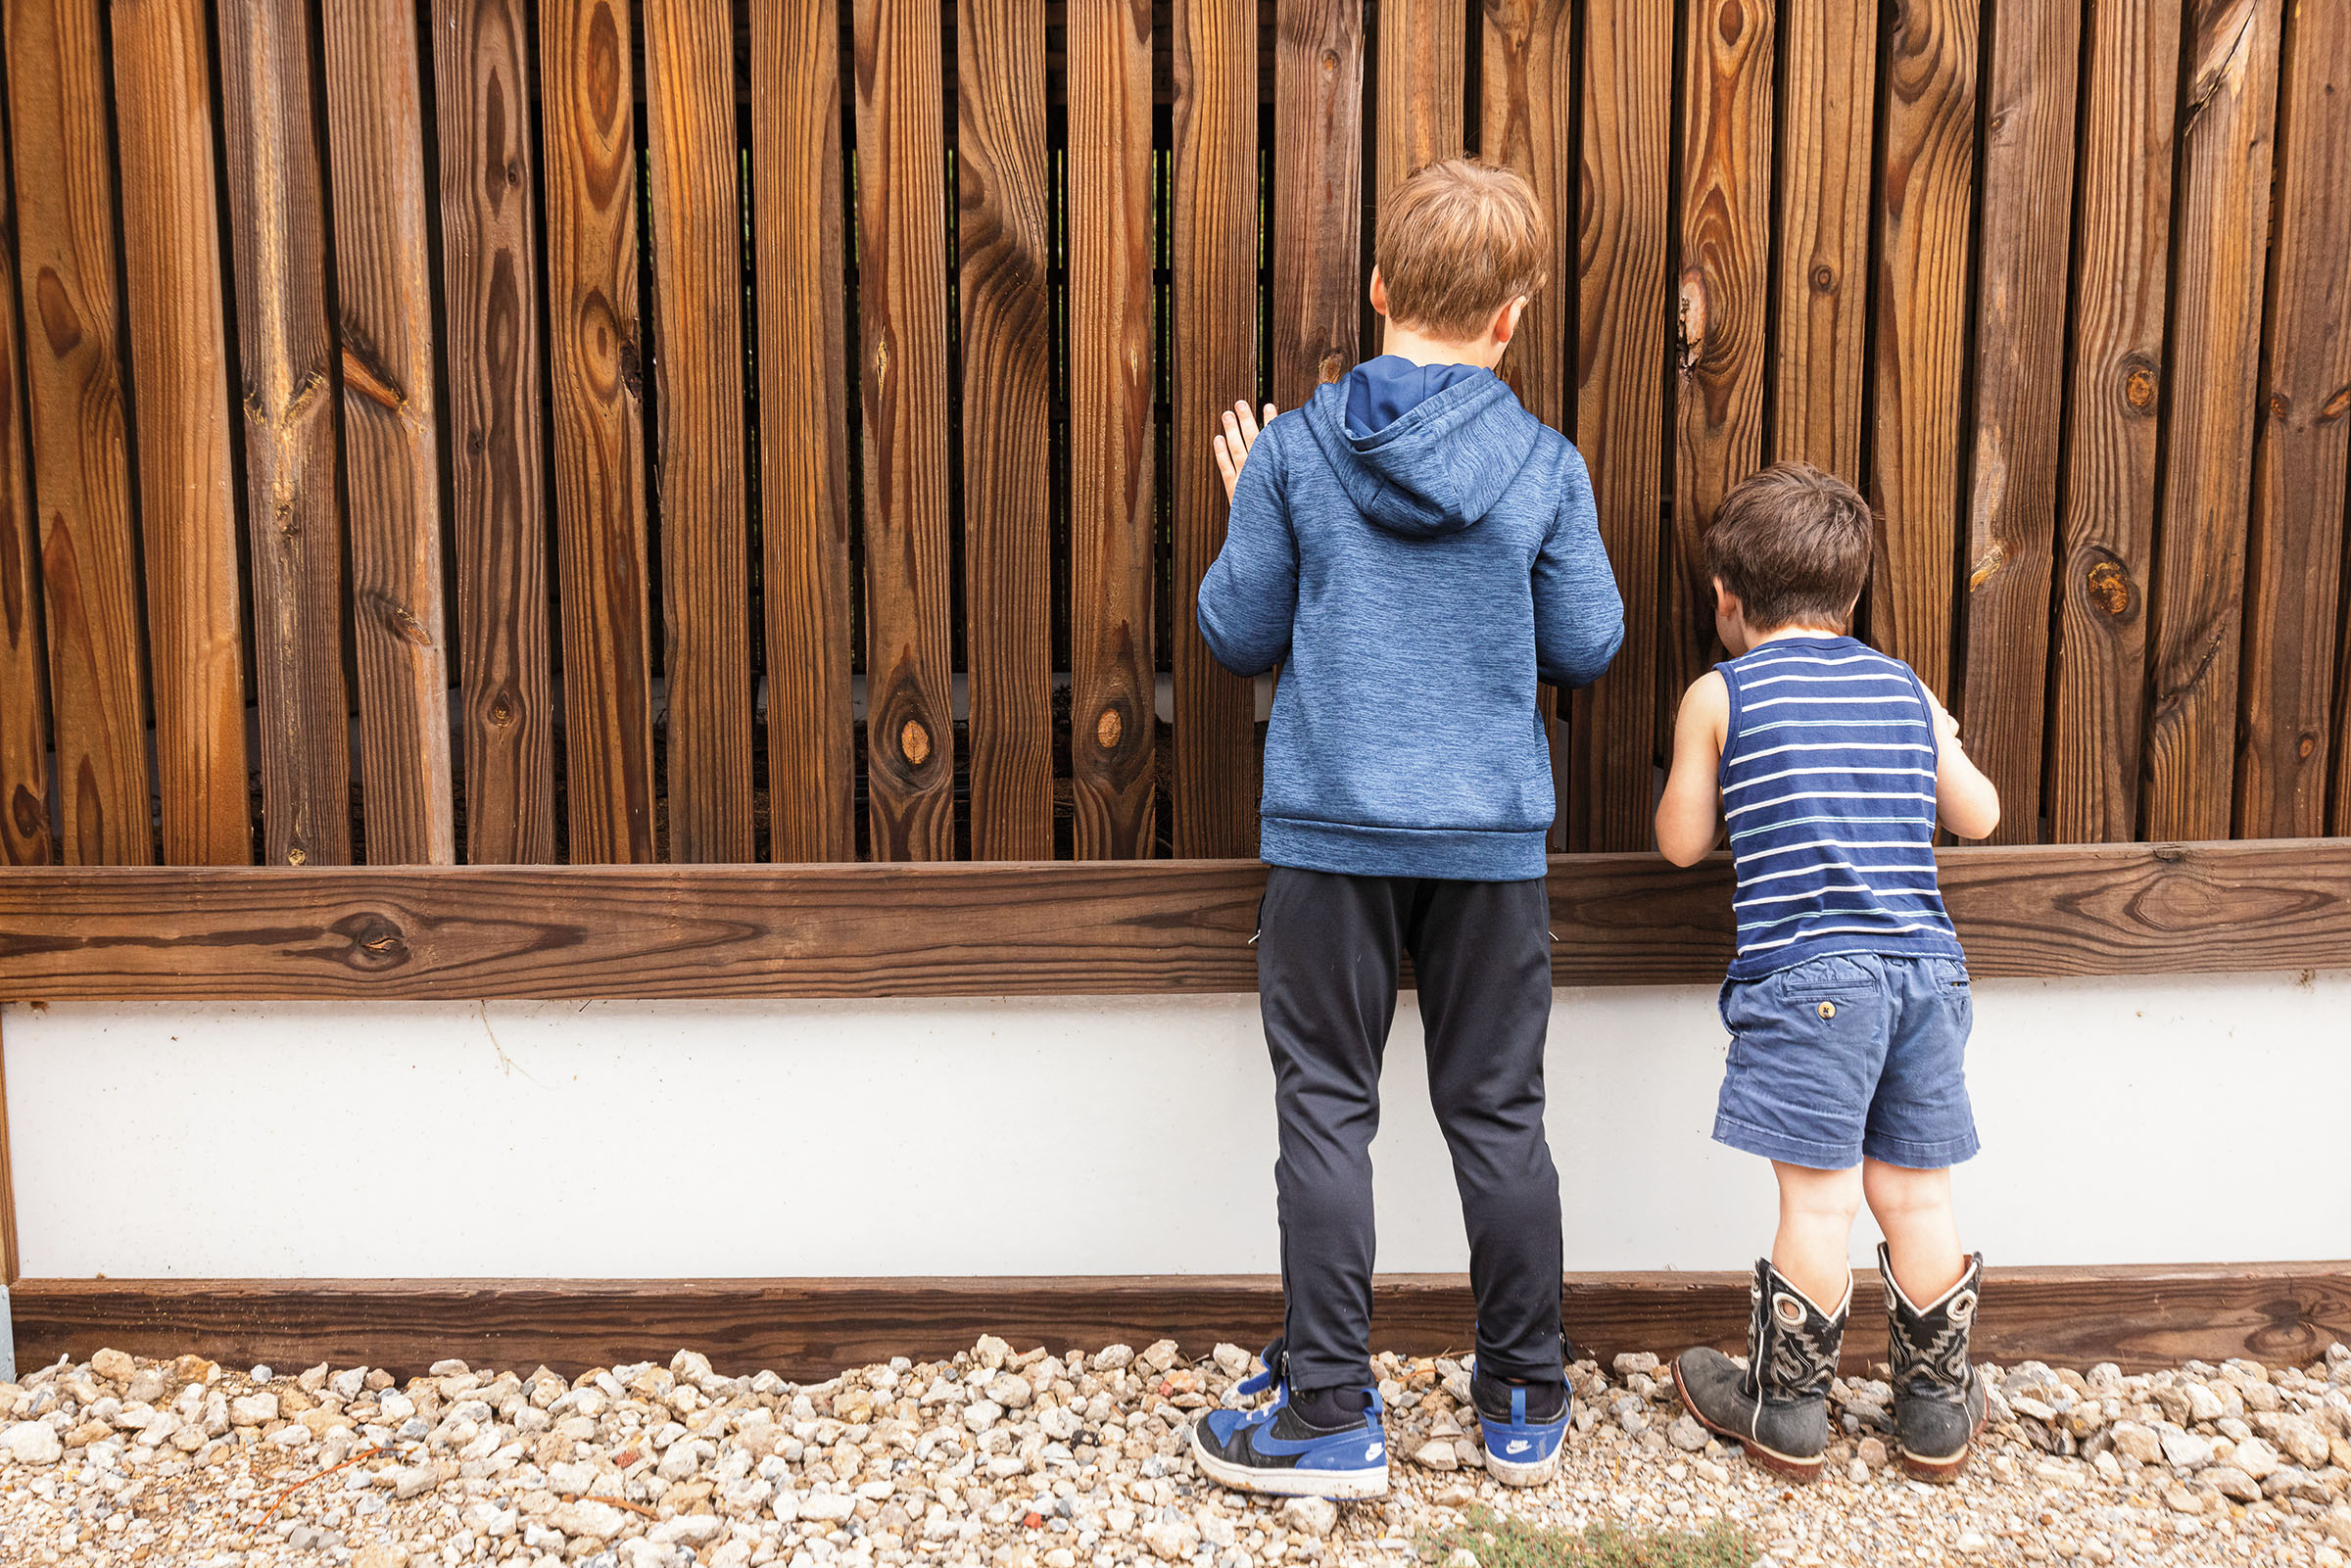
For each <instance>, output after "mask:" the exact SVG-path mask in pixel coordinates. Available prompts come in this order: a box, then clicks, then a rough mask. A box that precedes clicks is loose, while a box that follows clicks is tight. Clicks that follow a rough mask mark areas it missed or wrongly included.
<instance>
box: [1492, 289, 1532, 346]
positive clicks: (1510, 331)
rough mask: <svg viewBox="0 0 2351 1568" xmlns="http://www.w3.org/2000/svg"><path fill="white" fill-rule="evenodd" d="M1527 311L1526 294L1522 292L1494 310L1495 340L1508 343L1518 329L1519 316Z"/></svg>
mask: <svg viewBox="0 0 2351 1568" xmlns="http://www.w3.org/2000/svg"><path fill="white" fill-rule="evenodd" d="M1525 313H1526V296H1525V295H1523V294H1521V295H1519V296H1518V298H1516V299H1514V300H1512V301H1511V303H1510V304H1508V305H1506V306H1504V307H1503V308H1502V309H1499V310H1497V311H1495V312H1494V327H1493V332H1494V341H1495V342H1496V343H1508V342H1510V341H1511V338H1512V337H1513V336H1515V335H1516V333H1517V331H1518V318H1519V317H1520V316H1522V315H1524V314H1525Z"/></svg>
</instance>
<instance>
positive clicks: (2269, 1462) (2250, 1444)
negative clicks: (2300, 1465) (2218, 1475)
mask: <svg viewBox="0 0 2351 1568" xmlns="http://www.w3.org/2000/svg"><path fill="white" fill-rule="evenodd" d="M2264 1387H2267V1385H2266V1384H2265V1385H2264ZM2229 1462H2230V1464H2231V1465H2232V1466H2234V1467H2235V1468H2236V1469H2238V1470H2241V1471H2243V1472H2244V1473H2245V1474H2246V1475H2247V1476H2248V1477H2250V1478H2251V1479H2253V1480H2255V1481H2267V1480H2268V1479H2269V1478H2270V1477H2271V1476H2273V1475H2276V1474H2277V1473H2278V1472H2279V1470H2282V1469H2284V1468H2285V1460H2284V1459H2283V1458H2282V1457H2280V1456H2279V1452H2278V1450H2277V1449H2274V1448H2272V1447H2271V1446H2270V1445H2269V1444H2268V1443H2267V1442H2265V1441H2264V1440H2262V1439H2260V1438H2246V1439H2244V1440H2243V1441H2242V1442H2240V1443H2238V1444H2237V1446H2236V1451H2235V1452H2233V1453H2231V1454H2230V1455H2229Z"/></svg>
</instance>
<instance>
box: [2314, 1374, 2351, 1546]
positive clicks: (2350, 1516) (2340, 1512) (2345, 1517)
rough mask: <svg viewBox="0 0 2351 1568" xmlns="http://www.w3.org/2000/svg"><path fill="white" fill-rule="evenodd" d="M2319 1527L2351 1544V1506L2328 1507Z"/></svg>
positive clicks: (2330, 1536) (2332, 1537) (2343, 1543)
mask: <svg viewBox="0 0 2351 1568" xmlns="http://www.w3.org/2000/svg"><path fill="white" fill-rule="evenodd" d="M2334 1349H2336V1350H2338V1351H2339V1350H2341V1349H2342V1347H2341V1346H2340V1345H2337V1346H2335V1347H2334ZM2338 1364H2339V1363H2338ZM2319 1528H2320V1529H2322V1530H2324V1531H2326V1532H2327V1539H2328V1540H2330V1541H2332V1542H2333V1543H2334V1544H2336V1545H2338V1546H2351V1508H2347V1507H2342V1506H2340V1505H2337V1506H2335V1507H2332V1508H2329V1509H2327V1516H2326V1517H2325V1518H2324V1519H2322V1520H2320V1521H2319Z"/></svg>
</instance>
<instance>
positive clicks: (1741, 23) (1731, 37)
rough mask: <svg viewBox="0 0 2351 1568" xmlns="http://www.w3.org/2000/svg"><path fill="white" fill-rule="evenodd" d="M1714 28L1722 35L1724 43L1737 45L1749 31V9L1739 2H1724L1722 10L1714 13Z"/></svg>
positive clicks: (1724, 0)
mask: <svg viewBox="0 0 2351 1568" xmlns="http://www.w3.org/2000/svg"><path fill="white" fill-rule="evenodd" d="M1714 28H1715V30H1716V31H1717V32H1719V33H1721V34H1722V41H1723V42H1724V43H1737V42H1738V41H1739V35H1740V34H1741V33H1743V32H1745V31H1746V30H1747V9H1746V7H1744V6H1742V5H1741V4H1740V3H1739V0H1722V8H1721V9H1720V10H1719V11H1717V12H1715V13H1714Z"/></svg>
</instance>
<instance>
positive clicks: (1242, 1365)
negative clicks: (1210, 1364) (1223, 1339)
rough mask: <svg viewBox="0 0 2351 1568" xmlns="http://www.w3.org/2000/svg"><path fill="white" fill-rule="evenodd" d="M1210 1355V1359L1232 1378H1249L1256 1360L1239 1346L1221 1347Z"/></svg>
mask: <svg viewBox="0 0 2351 1568" xmlns="http://www.w3.org/2000/svg"><path fill="white" fill-rule="evenodd" d="M1208 1354H1209V1359H1211V1360H1213V1361H1215V1362H1216V1363H1217V1365H1218V1366H1219V1367H1220V1368H1221V1369H1222V1370H1223V1373H1224V1375H1225V1376H1226V1377H1232V1378H1242V1377H1247V1376H1248V1375H1249V1366H1250V1363H1251V1362H1252V1361H1253V1360H1254V1359H1255V1357H1254V1356H1252V1355H1251V1354H1249V1353H1248V1352H1247V1351H1244V1350H1242V1349H1241V1348H1240V1347H1239V1346H1238V1345H1229V1344H1223V1345H1219V1346H1218V1347H1217V1348H1216V1349H1215V1350H1213V1351H1211V1352H1209V1353H1208Z"/></svg>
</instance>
